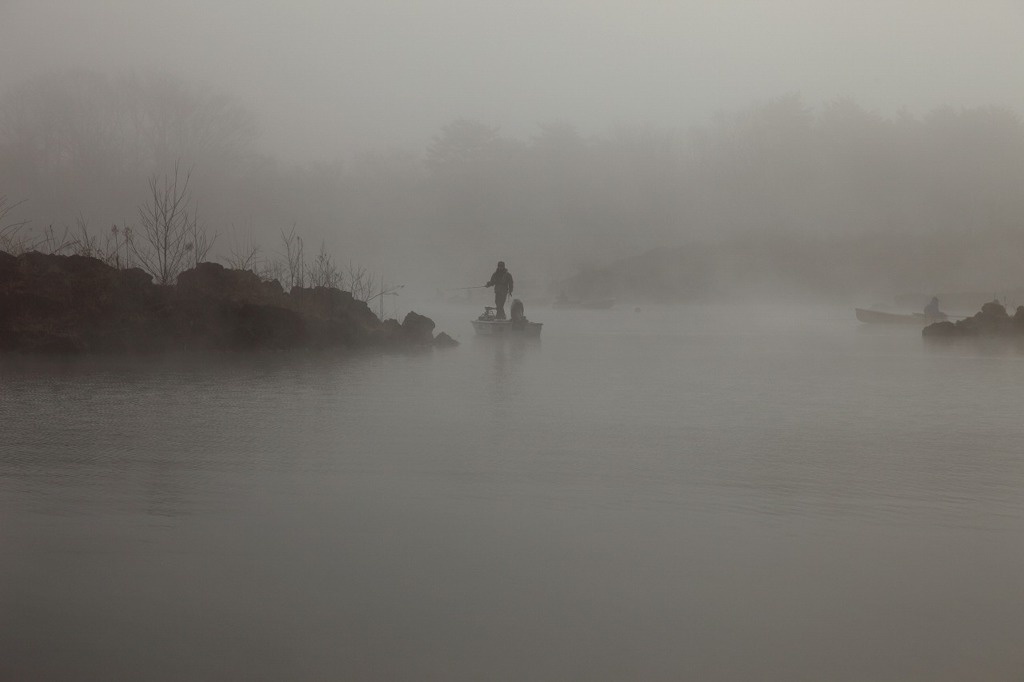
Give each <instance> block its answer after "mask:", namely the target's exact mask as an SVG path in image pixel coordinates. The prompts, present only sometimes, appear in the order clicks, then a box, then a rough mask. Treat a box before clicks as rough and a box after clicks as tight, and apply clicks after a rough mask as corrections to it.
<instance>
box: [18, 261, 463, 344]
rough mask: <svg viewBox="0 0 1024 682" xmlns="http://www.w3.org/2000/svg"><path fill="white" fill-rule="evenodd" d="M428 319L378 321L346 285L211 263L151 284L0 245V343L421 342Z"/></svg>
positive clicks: (429, 338)
mask: <svg viewBox="0 0 1024 682" xmlns="http://www.w3.org/2000/svg"><path fill="white" fill-rule="evenodd" d="M433 329H434V322H433V320H431V319H430V318H428V317H424V316H423V315H418V314H417V313H409V315H407V316H406V318H405V321H404V322H403V323H402V324H398V322H397V321H395V320H388V321H387V322H381V321H380V320H378V319H377V316H376V315H374V314H373V311H371V310H370V308H369V306H368V305H367V304H366V303H365V302H363V301H357V300H355V299H354V298H353V297H352V294H350V293H349V292H346V291H340V290H338V289H329V288H324V287H316V288H309V289H304V288H301V287H296V288H293V289H292V291H291V292H289V293H287V294H286V293H284V291H283V289H282V287H281V285H280V283H279V282H277V281H273V282H264V281H262V280H261V279H260V278H259V276H258V275H256V274H255V273H253V272H250V271H244V270H229V269H226V268H224V267H223V266H221V265H218V264H216V263H201V264H199V266H197V267H195V268H193V269H191V270H188V271H186V272H183V273H181V275H179V276H178V280H177V283H176V285H174V286H160V285H156V284H154V283H153V279H152V277H150V276H149V275H148V274H146V273H145V272H144V271H143V270H140V269H138V268H132V269H129V270H118V269H115V268H113V267H110V266H109V265H107V264H106V263H104V262H102V261H100V260H98V259H95V258H87V257H84V256H55V255H46V254H41V253H36V252H31V253H25V254H22V255H20V256H12V255H10V254H7V253H3V252H0V350H26V351H47V352H83V351H87V352H114V351H125V352H151V351H160V350H169V349H197V348H209V349H258V348H268V349H284V348H296V347H334V346H345V347H354V346H373V345H379V346H385V345H387V346H390V345H428V344H430V343H433V342H434V339H433ZM445 336H447V335H445Z"/></svg>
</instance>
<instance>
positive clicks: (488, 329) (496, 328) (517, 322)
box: [472, 306, 543, 336]
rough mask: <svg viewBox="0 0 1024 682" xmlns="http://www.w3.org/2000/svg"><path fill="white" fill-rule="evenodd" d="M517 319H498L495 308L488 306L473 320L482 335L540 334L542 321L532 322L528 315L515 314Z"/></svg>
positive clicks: (478, 332)
mask: <svg viewBox="0 0 1024 682" xmlns="http://www.w3.org/2000/svg"><path fill="white" fill-rule="evenodd" d="M514 317H515V319H511V320H506V319H498V318H497V317H496V315H495V309H494V308H493V307H491V306H486V307H485V308H484V312H483V314H482V315H480V317H478V318H476V319H475V320H473V321H472V322H473V329H474V331H476V333H477V334H479V335H480V336H540V328H541V327H542V326H543V323H541V322H530V321H529V320H527V319H526V316H524V315H520V316H514Z"/></svg>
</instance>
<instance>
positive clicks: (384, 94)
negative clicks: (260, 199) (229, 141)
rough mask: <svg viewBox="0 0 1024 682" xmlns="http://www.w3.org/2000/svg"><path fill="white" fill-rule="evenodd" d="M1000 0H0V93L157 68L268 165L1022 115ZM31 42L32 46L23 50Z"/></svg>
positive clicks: (1023, 64)
mask: <svg viewBox="0 0 1024 682" xmlns="http://www.w3.org/2000/svg"><path fill="white" fill-rule="evenodd" d="M1022 20H1024V8H1021V6H1019V5H1017V4H1014V3H1011V2H980V3H971V4H970V5H969V6H968V5H963V6H960V5H957V4H955V3H950V4H947V5H944V6H940V5H937V4H936V3H929V2H920V1H919V2H912V3H901V4H900V5H899V6H893V5H891V4H887V3H881V2H869V3H864V2H859V3H854V2H811V1H809V0H804V1H793V0H790V1H788V2H785V3H757V2H740V3H713V2H690V3H683V4H675V3H664V2H653V1H645V2H639V3H636V2H631V3H625V2H600V3H595V2H589V1H584V0H565V1H562V2H558V3H539V2H526V3H509V2H501V1H492V2H482V3H481V2H468V1H462V0H456V1H446V2H435V3H429V4H424V5H406V4H401V3H399V4H392V3H369V2H343V3H336V2H327V1H321V0H316V1H310V0H306V1H305V2H299V3H289V4H288V5H287V6H284V5H274V4H266V5H264V4H261V5H258V6H252V5H251V4H250V3H245V2H240V1H235V0H221V1H219V2H215V3H208V2H198V1H195V0H193V1H192V2H183V3H176V4H174V5H165V4H161V3H153V2H132V1H131V0H104V1H94V2H68V1H67V0H42V1H38V2H24V1H19V0H7V1H6V2H2V3H0V91H3V90H7V89H9V88H11V87H13V86H15V85H16V84H18V83H19V82H21V81H23V80H24V79H26V78H29V77H32V76H38V75H40V74H43V73H48V72H54V71H63V70H67V69H71V68H74V69H86V70H96V71H100V72H103V73H108V74H118V73H122V72H137V73H143V74H144V73H151V72H168V73H171V74H173V75H176V76H179V77H181V78H184V79H186V80H189V81H193V82H198V83H202V84H206V85H208V86H209V87H211V88H213V89H215V90H217V91H223V92H226V93H229V94H230V95H232V96H234V97H237V98H239V100H240V101H241V102H243V103H244V104H246V105H247V106H250V107H251V108H252V109H253V110H255V111H256V112H257V114H258V118H259V125H260V129H261V131H262V134H263V140H262V144H263V145H264V146H265V149H266V151H267V152H268V153H271V154H273V155H275V156H279V157H281V158H283V159H285V160H287V161H300V162H301V161H309V160H329V159H332V158H334V157H335V156H338V155H344V154H350V153H353V152H360V151H366V150H376V149H381V148H388V147H397V148H402V149H422V148H423V147H425V146H426V145H427V144H429V142H430V140H431V138H432V136H433V135H434V134H436V131H437V130H438V129H439V128H440V127H441V126H443V125H444V124H446V123H448V122H450V121H452V120H455V119H460V118H468V119H474V120H480V121H482V122H485V123H487V124H489V125H493V126H496V127H498V128H500V129H501V131H502V132H503V133H504V134H506V135H509V136H512V137H527V136H529V135H530V134H533V133H534V131H535V130H536V127H537V125H538V124H542V123H546V122H551V121H568V122H570V123H572V124H574V125H576V126H577V127H578V128H579V129H580V131H581V132H582V133H583V134H585V135H586V134H597V133H603V132H606V131H607V130H609V129H612V128H614V127H615V126H618V125H625V126H635V125H653V126H656V127H661V128H669V129H685V128H688V127H690V126H694V125H703V124H705V123H706V122H707V121H708V120H709V119H711V118H712V117H713V116H714V115H715V114H716V112H719V111H730V110H737V109H742V108H745V107H748V106H751V105H753V104H757V103H759V102H764V101H767V100H770V99H771V98H773V97H777V96H780V95H783V94H788V93H796V94H799V95H800V96H801V97H802V98H803V100H804V101H805V102H807V104H808V105H809V106H812V107H820V106H823V105H825V104H827V103H828V102H830V101H832V100H835V99H838V98H848V99H852V100H854V101H856V102H858V104H860V105H861V106H863V107H864V108H865V109H867V110H869V111H874V112H877V113H878V114H879V115H882V116H894V115H897V114H898V113H900V112H901V111H905V112H907V113H909V114H910V115H913V116H920V115H923V114H925V113H927V112H928V111H930V110H932V109H935V108H937V107H941V106H952V107H975V106H1000V107H1007V108H1011V109H1013V110H1015V111H1018V112H1020V111H1022V110H1024V94H1022V93H1020V92H1019V90H1018V89H1015V88H1012V86H1010V84H1011V83H1014V82H1017V81H1019V80H1021V77H1022V76H1024V58H1022V57H1024V48H1022V47H1021V45H1020V41H1019V40H1018V37H1019V28H1020V26H1021V21H1022ZM41 45H45V49H40V46H41Z"/></svg>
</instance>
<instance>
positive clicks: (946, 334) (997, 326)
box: [921, 301, 1024, 339]
mask: <svg viewBox="0 0 1024 682" xmlns="http://www.w3.org/2000/svg"><path fill="white" fill-rule="evenodd" d="M921 334H922V335H923V336H925V337H927V338H931V339H960V338H969V337H990V336H1001V337H1019V338H1024V306H1017V309H1016V310H1015V311H1014V314H1013V315H1010V314H1008V313H1007V312H1006V307H1005V306H1004V305H1003V304H1002V303H1000V302H998V301H989V302H988V303H986V304H984V305H982V306H981V311H980V312H978V313H975V314H974V315H972V316H971V317H967V318H964V319H962V320H957V321H956V322H951V321H949V320H944V321H942V322H936V323H934V324H930V325H928V326H927V327H925V328H924V329H923V330H922V332H921Z"/></svg>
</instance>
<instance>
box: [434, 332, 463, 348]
mask: <svg viewBox="0 0 1024 682" xmlns="http://www.w3.org/2000/svg"><path fill="white" fill-rule="evenodd" d="M434 345H435V346H439V347H441V348H451V347H452V346H457V345H459V342H458V341H456V340H455V339H453V338H452V337H450V336H448V335H447V334H445V333H444V332H441V333H440V334H438V335H437V336H435V337H434Z"/></svg>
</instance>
